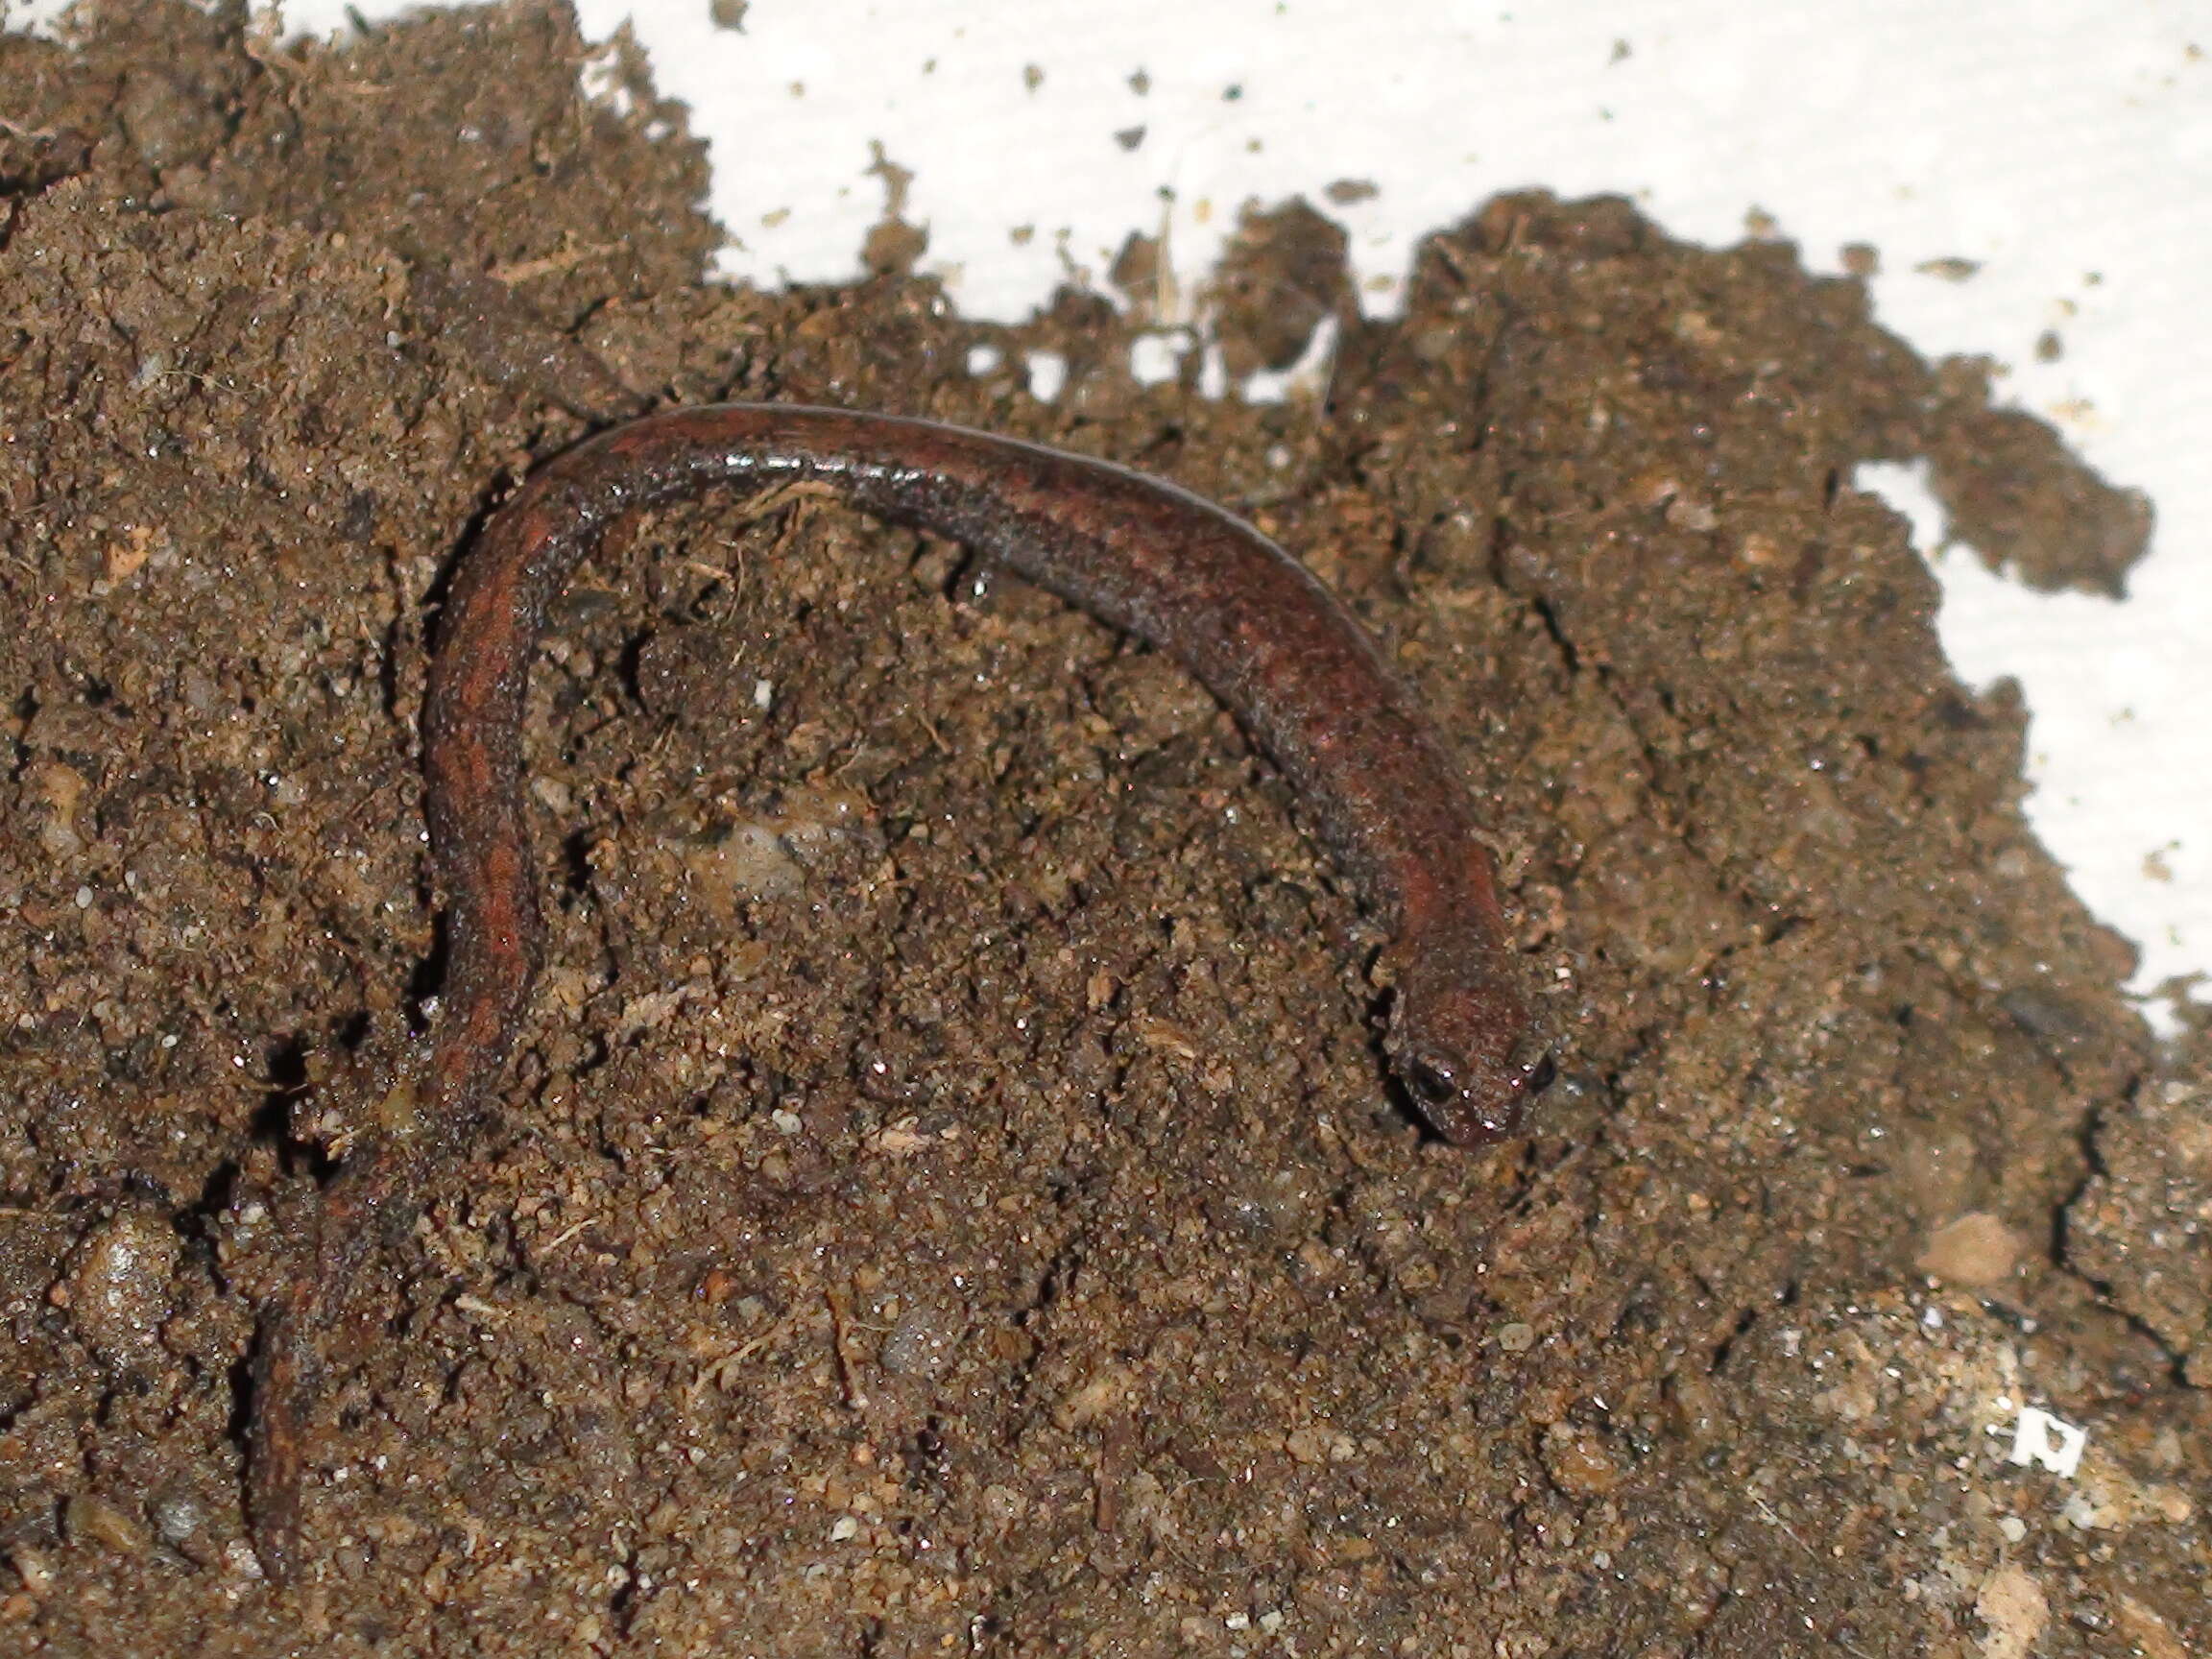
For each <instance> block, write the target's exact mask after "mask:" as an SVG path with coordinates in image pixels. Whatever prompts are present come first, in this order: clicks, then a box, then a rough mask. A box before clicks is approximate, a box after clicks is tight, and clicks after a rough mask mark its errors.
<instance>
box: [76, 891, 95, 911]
mask: <svg viewBox="0 0 2212 1659" xmlns="http://www.w3.org/2000/svg"><path fill="white" fill-rule="evenodd" d="M77 908H78V909H80V910H89V909H91V908H92V889H91V888H89V887H80V888H78V889H77Z"/></svg>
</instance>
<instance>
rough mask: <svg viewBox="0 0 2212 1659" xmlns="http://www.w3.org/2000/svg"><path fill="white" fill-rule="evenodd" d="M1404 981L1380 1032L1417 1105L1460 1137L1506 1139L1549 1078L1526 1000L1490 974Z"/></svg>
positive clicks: (1436, 1125)
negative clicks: (1387, 1022) (1386, 1024)
mask: <svg viewBox="0 0 2212 1659" xmlns="http://www.w3.org/2000/svg"><path fill="white" fill-rule="evenodd" d="M1425 977H1426V976H1424V975H1420V974H1415V975H1413V976H1411V977H1410V978H1409V979H1408V980H1407V981H1405V982H1402V983H1401V984H1400V986H1399V988H1398V994H1397V997H1396V998H1395V1000H1394V1001H1393V1002H1392V1005H1391V1009H1390V1028H1389V1031H1388V1033H1387V1034H1386V1035H1385V1036H1384V1038H1383V1049H1384V1051H1385V1052H1386V1053H1387V1054H1388V1055H1389V1056H1390V1065H1391V1069H1392V1070H1395V1071H1396V1072H1397V1073H1398V1076H1399V1078H1400V1079H1401V1080H1402V1081H1403V1082H1404V1083H1405V1085H1406V1091H1407V1094H1409V1095H1410V1096H1411V1097H1412V1101H1413V1107H1414V1110H1415V1111H1417V1112H1419V1113H1420V1114H1421V1117H1422V1118H1423V1119H1424V1120H1425V1121H1426V1122H1427V1123H1428V1124H1429V1126H1430V1127H1431V1129H1433V1130H1435V1131H1436V1133H1437V1134H1439V1135H1441V1136H1443V1137H1444V1139H1445V1140H1447V1141H1450V1142H1453V1143H1454V1144H1455V1145H1460V1146H1472V1145H1480V1144H1481V1143H1483V1142H1490V1141H1501V1140H1503V1139H1504V1138H1505V1137H1506V1136H1508V1135H1511V1134H1512V1133H1513V1132H1514V1131H1515V1130H1517V1129H1518V1128H1520V1126H1521V1118H1522V1114H1523V1113H1524V1112H1526V1111H1527V1106H1528V1102H1529V1101H1530V1100H1532V1099H1534V1098H1535V1097H1536V1096H1537V1095H1538V1094H1541V1093H1542V1092H1543V1090H1544V1088H1545V1086H1546V1085H1547V1084H1549V1083H1550V1082H1551V1072H1552V1065H1551V1055H1550V1054H1549V1053H1548V1052H1546V1050H1545V1048H1544V1046H1543V1044H1542V1042H1541V1040H1540V1039H1539V1038H1538V1037H1537V1036H1536V1035H1535V1034H1534V1033H1533V1032H1532V1031H1531V1030H1530V1023H1529V1019H1528V1012H1527V1003H1525V1002H1524V1001H1523V999H1522V997H1521V994H1520V992H1519V991H1518V990H1517V989H1516V988H1514V987H1513V986H1512V985H1510V984H1509V983H1507V982H1505V981H1503V980H1502V979H1500V978H1496V977H1493V976H1490V975H1478V976H1470V977H1465V978H1450V979H1440V980H1439V981H1437V982H1433V983H1424V978H1425Z"/></svg>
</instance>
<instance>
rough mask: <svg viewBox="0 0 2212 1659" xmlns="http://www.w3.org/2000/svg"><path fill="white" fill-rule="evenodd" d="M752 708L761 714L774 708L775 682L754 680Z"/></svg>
mask: <svg viewBox="0 0 2212 1659" xmlns="http://www.w3.org/2000/svg"><path fill="white" fill-rule="evenodd" d="M753 707H754V708H756V709H759V710H760V712H761V713H763V714H765V713H767V712H768V710H769V709H773V708H775V707H776V682H775V681H773V680H756V681H754V682H753Z"/></svg>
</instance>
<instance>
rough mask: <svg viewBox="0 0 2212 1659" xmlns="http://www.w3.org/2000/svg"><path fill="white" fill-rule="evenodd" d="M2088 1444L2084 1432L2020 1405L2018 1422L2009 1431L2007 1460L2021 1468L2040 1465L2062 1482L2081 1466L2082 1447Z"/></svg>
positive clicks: (2047, 1414)
mask: <svg viewBox="0 0 2212 1659" xmlns="http://www.w3.org/2000/svg"><path fill="white" fill-rule="evenodd" d="M2088 1444H2089V1431H2088V1430H2086V1429H2077V1428H2075V1427H2074V1425H2073V1424H2071V1423H2062V1422H2060V1421H2059V1420H2058V1419H2057V1418H2056V1417H2054V1416H2052V1415H2051V1413H2050V1412H2048V1411H2045V1410H2042V1409H2041V1408H2039V1407H2034V1406H2023V1407H2021V1408H2020V1421H2019V1423H2018V1424H2017V1425H2016V1426H2015V1428H2014V1429H2013V1431H2012V1450H2011V1452H2010V1453H2009V1454H2008V1457H2009V1460H2010V1461H2011V1462H2014V1463H2018V1464H2021V1465H2023V1466H2025V1465H2027V1464H2030V1463H2040V1464H2042V1465H2043V1467H2044V1468H2046V1469H2048V1470H2050V1471H2051V1473H2052V1474H2054V1475H2056V1476H2058V1477H2060V1478H2061V1479H2064V1478H2066V1477H2069V1476H2071V1475H2072V1474H2073V1473H2074V1472H2075V1471H2076V1470H2077V1469H2079V1468H2080V1467H2081V1452H2082V1448H2084V1447H2085V1446H2087V1445H2088Z"/></svg>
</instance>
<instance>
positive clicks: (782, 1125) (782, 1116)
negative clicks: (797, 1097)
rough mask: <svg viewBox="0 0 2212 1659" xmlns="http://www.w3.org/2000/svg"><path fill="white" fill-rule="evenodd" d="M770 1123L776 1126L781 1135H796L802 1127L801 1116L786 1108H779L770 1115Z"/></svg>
mask: <svg viewBox="0 0 2212 1659" xmlns="http://www.w3.org/2000/svg"><path fill="white" fill-rule="evenodd" d="M768 1121H769V1122H771V1123H773V1124H775V1125H776V1129H777V1133H779V1134H781V1135H796V1134H798V1133H799V1130H800V1128H801V1127H802V1125H801V1124H800V1122H799V1114H798V1113H796V1112H794V1111H792V1110H791V1109H790V1108H789V1107H786V1106H779V1107H777V1108H776V1110H775V1111H773V1112H771V1113H769V1114H768Z"/></svg>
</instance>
